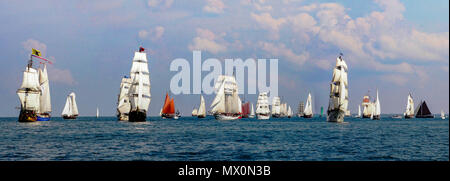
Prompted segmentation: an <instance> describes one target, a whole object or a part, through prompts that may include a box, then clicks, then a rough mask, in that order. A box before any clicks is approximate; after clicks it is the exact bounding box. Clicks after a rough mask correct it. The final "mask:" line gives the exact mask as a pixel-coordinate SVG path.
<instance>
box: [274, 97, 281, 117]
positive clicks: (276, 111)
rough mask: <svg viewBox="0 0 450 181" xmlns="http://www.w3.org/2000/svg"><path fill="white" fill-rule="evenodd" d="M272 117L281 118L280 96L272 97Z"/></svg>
mask: <svg viewBox="0 0 450 181" xmlns="http://www.w3.org/2000/svg"><path fill="white" fill-rule="evenodd" d="M272 117H274V118H279V117H281V102H280V97H278V96H275V97H274V98H273V99H272Z"/></svg>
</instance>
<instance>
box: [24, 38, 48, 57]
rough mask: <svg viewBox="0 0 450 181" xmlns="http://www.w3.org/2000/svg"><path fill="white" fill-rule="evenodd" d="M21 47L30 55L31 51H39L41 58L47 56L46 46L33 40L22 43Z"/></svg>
mask: <svg viewBox="0 0 450 181" xmlns="http://www.w3.org/2000/svg"><path fill="white" fill-rule="evenodd" d="M22 46H23V48H24V49H25V51H27V52H29V53H31V49H32V48H34V49H37V50H39V51H41V54H42V55H43V56H46V55H47V45H45V44H44V43H41V42H39V41H37V40H35V39H28V40H26V41H24V42H22Z"/></svg>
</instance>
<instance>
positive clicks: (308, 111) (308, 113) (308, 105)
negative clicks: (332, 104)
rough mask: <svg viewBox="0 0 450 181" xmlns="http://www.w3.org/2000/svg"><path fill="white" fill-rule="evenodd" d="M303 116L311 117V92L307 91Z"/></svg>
mask: <svg viewBox="0 0 450 181" xmlns="http://www.w3.org/2000/svg"><path fill="white" fill-rule="evenodd" d="M303 117H304V118H312V117H313V110H312V100H311V93H308V98H307V100H306V105H305V110H304V111H303Z"/></svg>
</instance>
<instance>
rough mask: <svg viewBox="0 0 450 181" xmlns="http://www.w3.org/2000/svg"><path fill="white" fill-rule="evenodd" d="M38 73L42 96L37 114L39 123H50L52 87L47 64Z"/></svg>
mask: <svg viewBox="0 0 450 181" xmlns="http://www.w3.org/2000/svg"><path fill="white" fill-rule="evenodd" d="M38 72H39V85H40V88H41V95H40V97H39V113H38V114H37V121H50V117H51V112H52V103H51V100H50V86H49V82H48V75H47V64H45V63H44V64H43V68H42V69H41V68H39V70H38Z"/></svg>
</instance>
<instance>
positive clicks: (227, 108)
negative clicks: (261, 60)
mask: <svg viewBox="0 0 450 181" xmlns="http://www.w3.org/2000/svg"><path fill="white" fill-rule="evenodd" d="M214 88H215V89H216V97H215V98H214V100H213V102H212V104H211V112H212V113H213V115H214V117H215V118H216V119H217V120H235V119H239V118H241V112H242V106H241V99H240V98H239V94H238V86H237V83H236V78H235V77H234V74H233V76H226V75H220V76H219V77H218V79H217V81H216V83H215V85H214Z"/></svg>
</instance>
